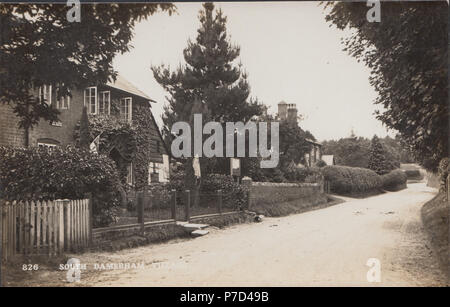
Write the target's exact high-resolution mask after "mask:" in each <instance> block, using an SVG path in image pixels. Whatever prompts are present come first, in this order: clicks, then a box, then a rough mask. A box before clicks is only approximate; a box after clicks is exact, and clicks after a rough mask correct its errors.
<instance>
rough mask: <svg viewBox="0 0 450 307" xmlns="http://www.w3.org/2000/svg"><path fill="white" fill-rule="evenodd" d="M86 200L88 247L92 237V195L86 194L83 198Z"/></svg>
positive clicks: (90, 244)
mask: <svg viewBox="0 0 450 307" xmlns="http://www.w3.org/2000/svg"><path fill="white" fill-rule="evenodd" d="M85 197H86V198H87V199H88V212H89V225H88V227H89V233H88V241H89V242H88V243H89V246H92V242H93V237H92V229H94V213H93V212H94V210H93V209H94V208H93V202H92V193H90V192H89V193H86V196H85Z"/></svg>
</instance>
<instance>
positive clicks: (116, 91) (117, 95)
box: [0, 75, 169, 186]
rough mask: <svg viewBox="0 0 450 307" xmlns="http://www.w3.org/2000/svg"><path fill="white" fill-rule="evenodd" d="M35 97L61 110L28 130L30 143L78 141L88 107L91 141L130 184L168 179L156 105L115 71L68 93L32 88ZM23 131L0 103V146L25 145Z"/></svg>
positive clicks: (165, 150)
mask: <svg viewBox="0 0 450 307" xmlns="http://www.w3.org/2000/svg"><path fill="white" fill-rule="evenodd" d="M35 95H37V96H38V97H39V98H41V99H44V100H45V102H46V103H48V104H50V105H51V106H52V107H54V108H56V109H58V110H59V111H60V115H59V121H58V122H50V123H49V122H47V121H45V120H41V121H40V122H39V124H38V125H36V126H35V127H33V128H32V129H30V130H29V131H28V140H29V145H30V146H40V147H49V148H52V147H56V146H67V145H70V144H74V145H75V144H77V142H78V141H79V138H80V120H81V118H82V113H83V106H86V108H87V113H88V120H89V127H90V136H91V141H95V143H96V144H97V148H98V150H99V151H100V152H101V153H104V154H107V155H109V156H110V157H111V158H112V159H113V160H114V161H115V162H116V164H117V166H118V169H119V172H120V173H121V175H122V178H123V180H124V181H126V182H127V183H128V184H129V185H130V186H135V185H141V186H142V185H146V184H152V183H155V182H167V181H168V179H169V151H168V149H167V148H166V146H165V144H164V142H163V139H162V136H161V133H160V131H159V129H158V126H157V124H156V121H155V118H154V117H153V114H152V111H151V105H152V104H153V103H155V101H154V100H152V99H151V98H150V97H148V96H147V95H146V94H145V93H143V92H142V91H140V90H139V89H137V88H136V87H135V86H134V85H132V84H131V83H130V82H128V81H127V80H125V79H124V78H123V77H122V76H120V75H118V76H117V78H116V81H115V82H110V83H107V84H105V85H98V86H90V87H88V88H86V89H81V90H73V91H72V92H71V96H72V97H68V96H67V97H62V98H61V99H56V97H57V95H56V93H55V90H54V89H52V87H51V86H42V87H40V88H38V89H36V93H35ZM25 133H26V132H25V131H24V130H23V129H20V128H19V126H18V119H17V117H16V116H15V114H14V113H13V112H12V108H11V106H9V105H4V104H2V105H0V146H16V147H21V146H25Z"/></svg>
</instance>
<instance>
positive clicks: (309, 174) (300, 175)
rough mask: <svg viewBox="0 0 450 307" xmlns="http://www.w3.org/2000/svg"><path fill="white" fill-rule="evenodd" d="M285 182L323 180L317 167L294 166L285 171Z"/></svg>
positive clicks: (314, 181) (315, 181)
mask: <svg viewBox="0 0 450 307" xmlns="http://www.w3.org/2000/svg"><path fill="white" fill-rule="evenodd" d="M284 176H285V177H286V181H287V182H307V183H317V182H322V181H323V175H322V171H321V169H320V168H319V167H302V168H294V169H290V170H288V171H286V172H285V174H284Z"/></svg>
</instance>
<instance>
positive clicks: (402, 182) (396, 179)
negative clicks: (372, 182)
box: [381, 169, 408, 191]
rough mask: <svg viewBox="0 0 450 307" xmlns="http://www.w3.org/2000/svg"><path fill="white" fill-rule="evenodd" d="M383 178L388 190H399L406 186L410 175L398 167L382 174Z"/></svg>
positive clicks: (385, 187)
mask: <svg viewBox="0 0 450 307" xmlns="http://www.w3.org/2000/svg"><path fill="white" fill-rule="evenodd" d="M381 179H382V180H383V189H385V190H388V191H398V190H401V189H404V188H406V181H407V180H408V177H407V176H406V174H405V172H404V171H402V170H400V169H396V170H393V171H391V172H389V173H387V174H384V175H383V176H381Z"/></svg>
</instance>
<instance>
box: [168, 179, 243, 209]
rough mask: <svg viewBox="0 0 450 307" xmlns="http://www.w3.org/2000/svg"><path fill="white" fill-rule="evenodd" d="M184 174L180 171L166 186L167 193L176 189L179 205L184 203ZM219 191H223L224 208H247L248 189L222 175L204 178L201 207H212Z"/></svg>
mask: <svg viewBox="0 0 450 307" xmlns="http://www.w3.org/2000/svg"><path fill="white" fill-rule="evenodd" d="M184 176H185V175H184V172H182V171H180V172H178V173H177V174H174V175H172V176H171V180H170V183H169V184H167V185H166V186H165V188H166V189H167V191H169V192H170V190H172V189H174V190H176V191H177V192H178V194H177V203H179V204H182V203H183V202H184V197H183V192H184V190H185V187H184ZM217 190H222V195H223V198H222V199H223V206H224V207H235V208H245V206H246V205H247V195H248V194H247V189H246V187H245V186H243V185H241V184H239V183H236V182H234V179H233V177H232V176H229V175H222V174H208V175H206V176H204V177H202V185H201V187H200V205H211V203H212V202H216V201H217Z"/></svg>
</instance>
